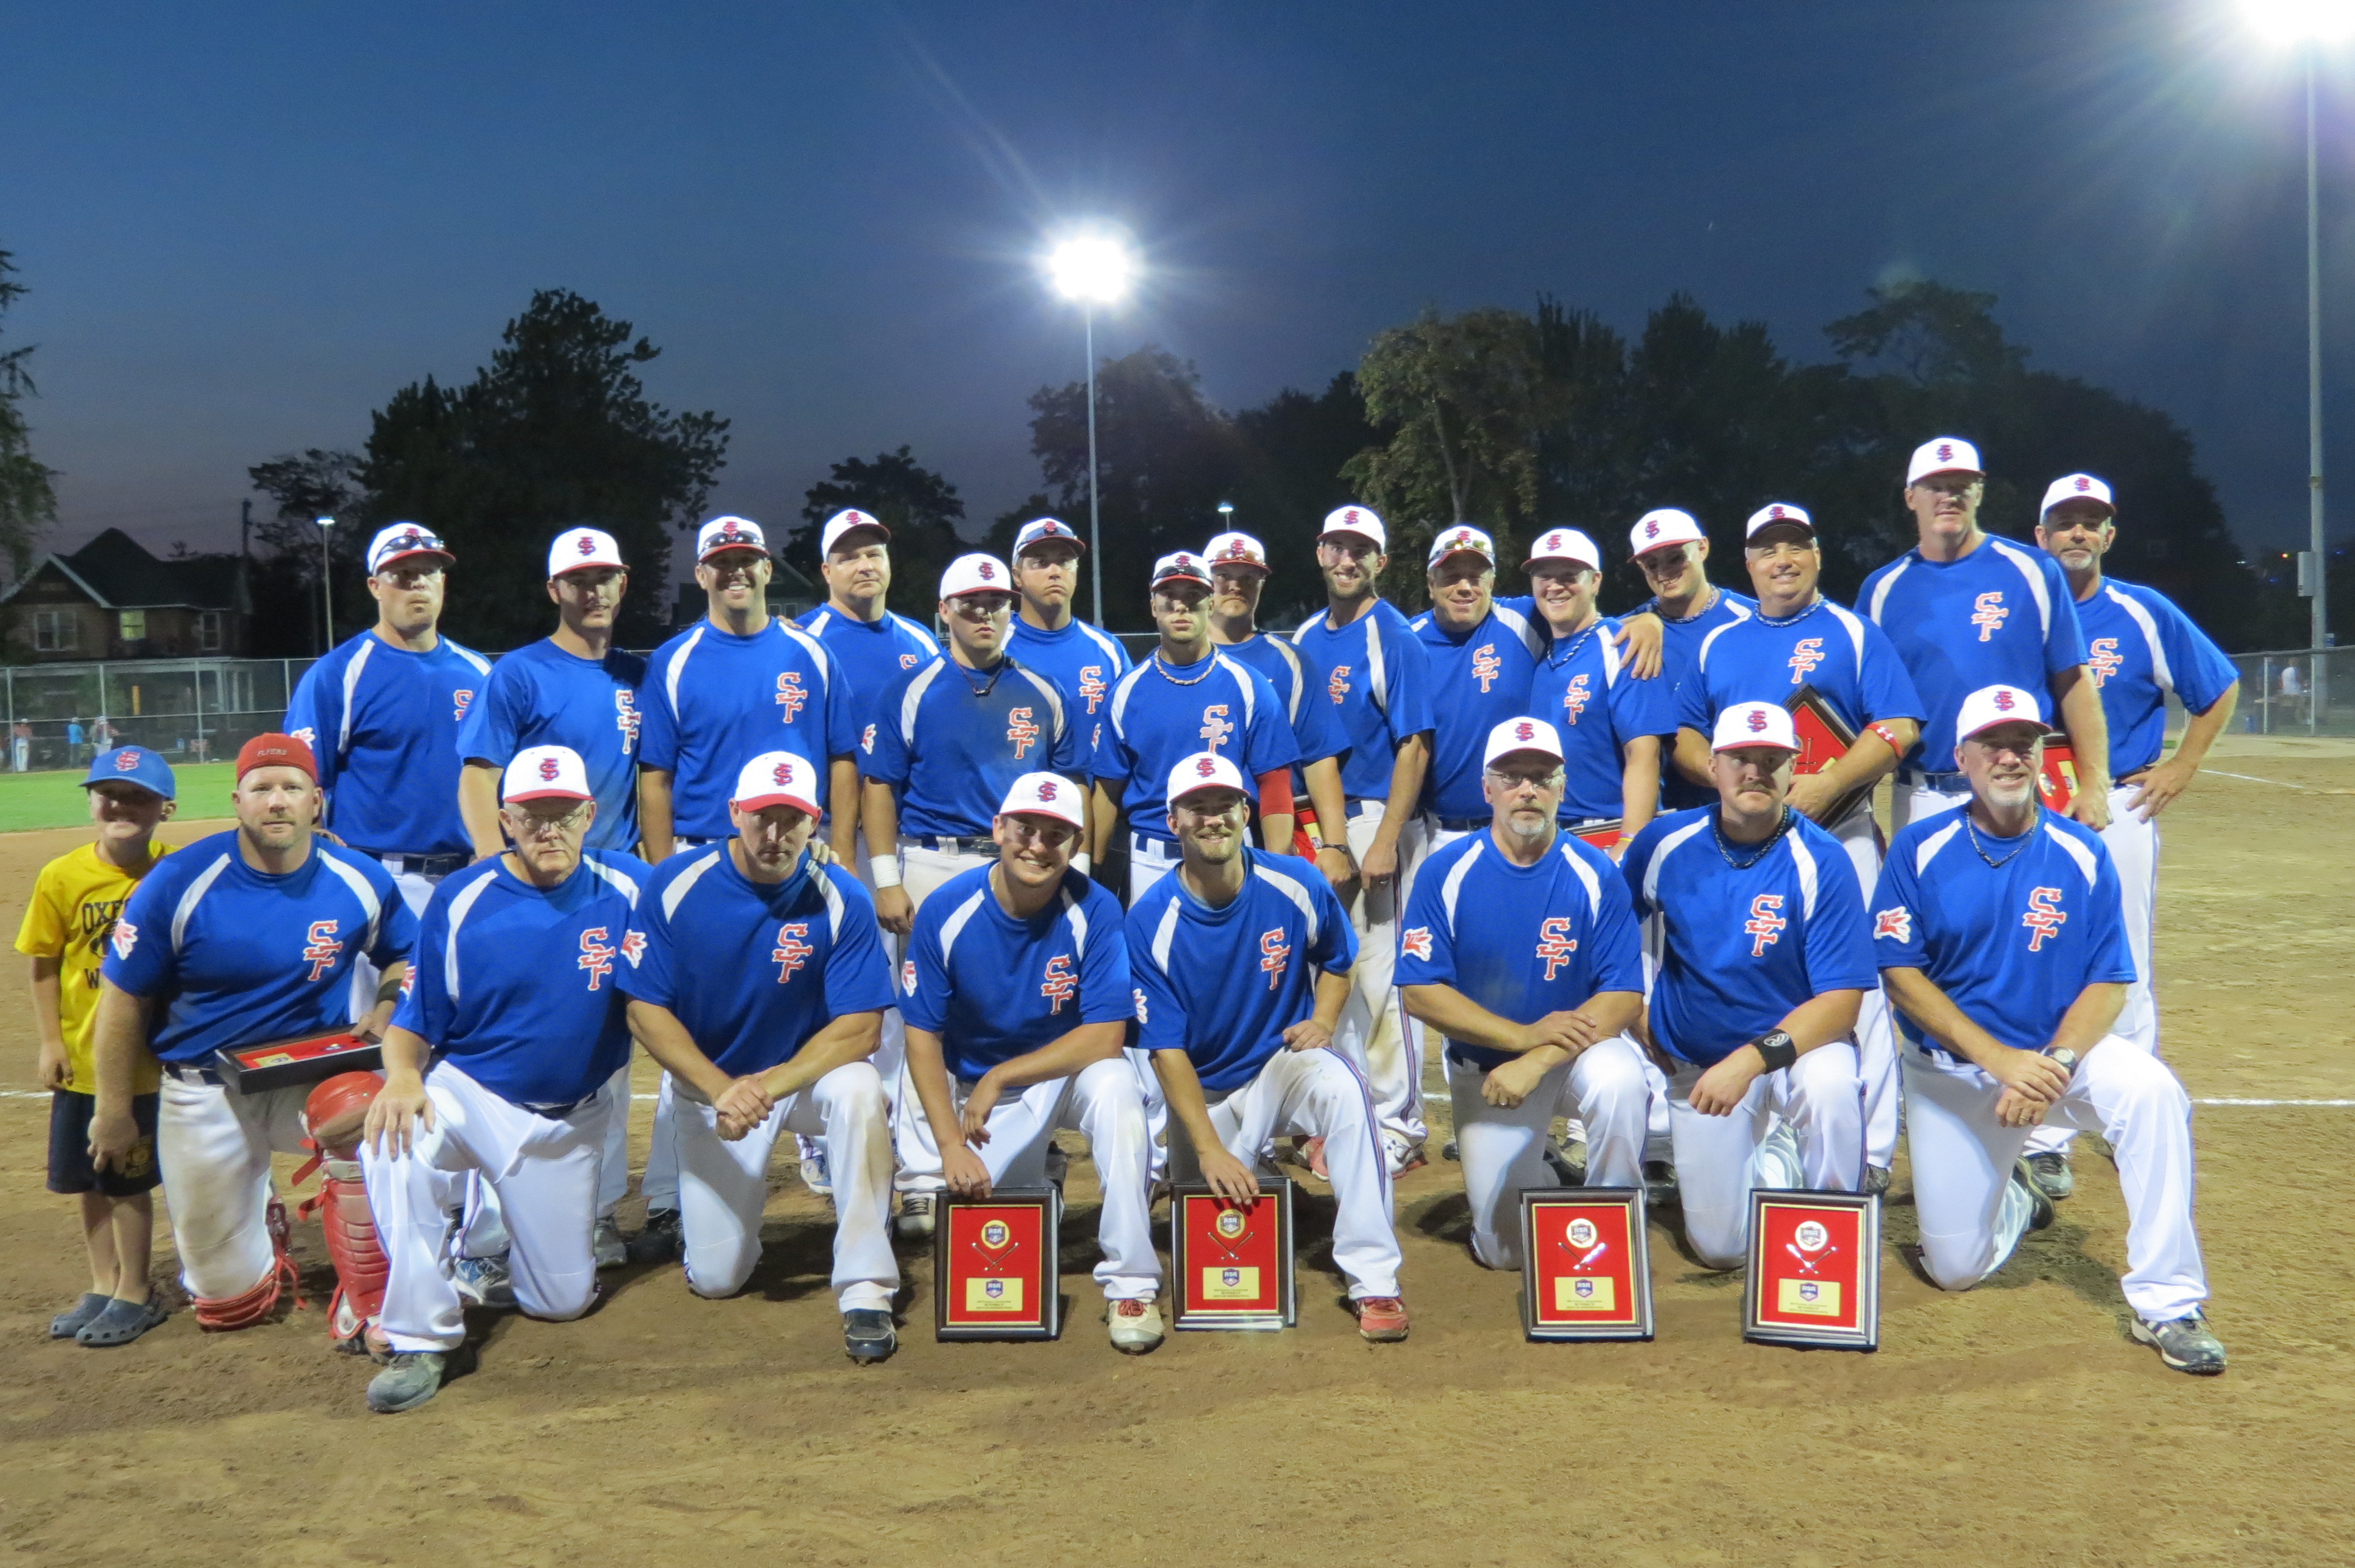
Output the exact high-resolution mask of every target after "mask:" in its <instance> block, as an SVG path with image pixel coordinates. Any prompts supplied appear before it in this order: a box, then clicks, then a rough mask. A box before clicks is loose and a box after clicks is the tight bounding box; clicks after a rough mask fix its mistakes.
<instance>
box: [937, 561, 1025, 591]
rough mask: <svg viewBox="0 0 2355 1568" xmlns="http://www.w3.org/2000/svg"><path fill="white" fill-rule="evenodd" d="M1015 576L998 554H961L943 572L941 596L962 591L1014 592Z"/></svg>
mask: <svg viewBox="0 0 2355 1568" xmlns="http://www.w3.org/2000/svg"><path fill="white" fill-rule="evenodd" d="M1013 591H1014V578H1013V577H1012V576H1011V575H1010V574H1009V573H1007V569H1006V563H1005V562H1003V561H1001V560H999V559H998V558H997V557H996V556H958V557H957V558H956V559H955V560H954V561H951V562H950V563H949V569H948V570H947V571H944V572H943V573H942V574H941V597H942V598H943V599H954V598H956V596H957V595H959V594H961V593H1012V592H1013Z"/></svg>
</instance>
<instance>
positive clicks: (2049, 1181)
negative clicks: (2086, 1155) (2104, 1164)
mask: <svg viewBox="0 0 2355 1568" xmlns="http://www.w3.org/2000/svg"><path fill="white" fill-rule="evenodd" d="M2028 1179H2029V1180H2030V1181H2033V1182H2035V1183H2036V1190H2037V1191H2038V1192H2041V1193H2043V1194H2044V1195H2045V1196H2046V1197H2048V1198H2050V1199H2051V1200H2052V1201H2053V1202H2056V1203H2057V1202H2060V1201H2061V1200H2062V1199H2063V1198H2066V1197H2067V1196H2069V1195H2070V1194H2071V1193H2072V1192H2075V1191H2076V1190H2077V1176H2076V1173H2075V1172H2074V1171H2071V1170H2070V1169H2069V1157H2068V1156H2067V1155H2065V1154H2063V1153H2062V1152H2060V1151H2059V1150H2050V1151H2048V1152H2046V1153H2042V1154H2031V1155H2030V1156H2029V1157H2028Z"/></svg>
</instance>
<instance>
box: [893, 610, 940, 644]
mask: <svg viewBox="0 0 2355 1568" xmlns="http://www.w3.org/2000/svg"><path fill="white" fill-rule="evenodd" d="M883 613H884V614H886V615H888V616H890V618H891V619H892V620H895V621H897V622H899V623H900V629H901V630H906V631H912V632H914V633H915V634H916V641H919V642H921V643H922V644H923V645H924V646H925V647H926V648H929V649H931V650H932V652H935V653H938V652H940V651H941V645H940V643H939V642H938V641H934V639H933V637H932V633H931V632H929V631H927V630H924V629H923V628H922V627H921V626H919V625H917V624H916V623H915V622H914V621H912V620H909V619H908V618H907V617H906V616H904V615H901V614H900V612H899V611H898V610H896V609H887V610H885V611H884V612H883Z"/></svg>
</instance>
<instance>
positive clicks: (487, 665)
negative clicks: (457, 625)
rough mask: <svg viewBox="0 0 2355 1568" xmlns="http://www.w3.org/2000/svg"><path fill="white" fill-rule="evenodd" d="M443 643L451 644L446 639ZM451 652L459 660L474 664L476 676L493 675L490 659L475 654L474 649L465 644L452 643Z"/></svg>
mask: <svg viewBox="0 0 2355 1568" xmlns="http://www.w3.org/2000/svg"><path fill="white" fill-rule="evenodd" d="M442 641H444V642H450V640H449V639H448V638H446V637H445V638H443V639H442ZM450 652H453V653H455V654H456V655H457V656H458V657H459V658H461V659H464V661H465V662H467V663H469V664H472V665H473V666H474V673H475V674H477V675H487V674H489V673H491V662H490V661H489V660H488V659H485V658H484V657H483V656H482V655H481V654H480V653H477V652H474V650H473V649H471V648H469V647H467V646H466V645H465V644H464V643H463V642H450Z"/></svg>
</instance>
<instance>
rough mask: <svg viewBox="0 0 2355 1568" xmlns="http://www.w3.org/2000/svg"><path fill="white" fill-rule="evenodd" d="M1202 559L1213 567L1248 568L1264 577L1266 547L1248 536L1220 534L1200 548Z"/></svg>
mask: <svg viewBox="0 0 2355 1568" xmlns="http://www.w3.org/2000/svg"><path fill="white" fill-rule="evenodd" d="M1202 556H1203V558H1204V559H1206V560H1208V561H1209V563H1210V565H1212V566H1214V567H1252V569H1253V570H1255V571H1257V572H1260V573H1261V574H1263V575H1264V574H1265V573H1266V571H1267V546H1264V545H1262V544H1261V543H1260V542H1259V541H1258V540H1257V539H1254V538H1252V536H1251V535H1248V534H1221V535H1219V536H1218V537H1217V538H1215V539H1213V540H1211V541H1210V542H1209V544H1207V545H1205V546H1202Z"/></svg>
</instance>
